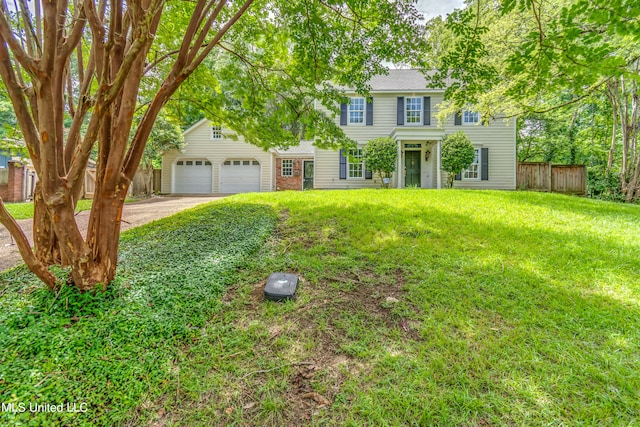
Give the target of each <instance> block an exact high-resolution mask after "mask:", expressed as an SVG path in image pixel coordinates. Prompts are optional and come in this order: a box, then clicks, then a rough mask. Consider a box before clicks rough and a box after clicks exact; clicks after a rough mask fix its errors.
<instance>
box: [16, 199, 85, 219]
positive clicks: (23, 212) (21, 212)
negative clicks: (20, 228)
mask: <svg viewBox="0 0 640 427" xmlns="http://www.w3.org/2000/svg"><path fill="white" fill-rule="evenodd" d="M91 203H92V200H87V199H82V200H78V204H77V205H76V212H80V211H86V210H89V209H91ZM4 206H5V207H6V208H7V211H8V212H9V213H10V214H11V216H13V218H14V219H29V218H33V202H25V203H5V204H4Z"/></svg>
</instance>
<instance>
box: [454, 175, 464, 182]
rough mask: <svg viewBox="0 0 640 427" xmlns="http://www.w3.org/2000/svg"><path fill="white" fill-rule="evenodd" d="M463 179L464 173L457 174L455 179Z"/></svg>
mask: <svg viewBox="0 0 640 427" xmlns="http://www.w3.org/2000/svg"><path fill="white" fill-rule="evenodd" d="M461 179H462V174H461V173H458V174H456V177H455V180H456V181H460V180H461Z"/></svg>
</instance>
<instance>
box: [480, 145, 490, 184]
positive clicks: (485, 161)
mask: <svg viewBox="0 0 640 427" xmlns="http://www.w3.org/2000/svg"><path fill="white" fill-rule="evenodd" d="M480 179H481V180H482V181H488V180H489V149H488V148H481V149H480Z"/></svg>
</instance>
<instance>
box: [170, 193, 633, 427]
mask: <svg viewBox="0 0 640 427" xmlns="http://www.w3.org/2000/svg"><path fill="white" fill-rule="evenodd" d="M233 201H235V202H237V203H266V204H268V205H269V206H272V207H273V208H274V209H276V210H278V211H280V212H283V214H282V215H283V216H282V222H281V224H280V227H279V229H278V231H277V234H276V238H275V239H273V240H272V241H271V242H270V244H269V245H268V246H267V247H265V249H264V250H263V252H262V253H261V254H260V255H259V256H257V257H255V258H254V261H253V264H252V265H251V266H250V267H249V268H247V269H245V270H244V272H243V274H244V280H243V281H242V284H241V285H240V286H238V287H237V288H234V289H233V290H232V291H230V292H229V294H228V295H227V296H226V297H225V298H226V300H228V301H229V302H228V309H227V310H225V311H223V312H221V313H220V314H219V315H217V316H216V317H214V318H213V319H212V320H211V321H210V322H209V324H208V326H207V328H206V332H205V333H204V334H203V336H204V338H203V339H202V340H200V341H199V342H198V343H196V344H195V345H193V346H191V347H190V348H189V349H188V350H186V351H185V352H184V353H183V355H182V356H181V361H180V366H181V369H180V384H179V387H178V384H177V382H175V381H174V383H173V384H171V385H170V386H169V390H168V391H166V392H165V396H164V399H163V401H162V403H161V404H159V406H161V407H163V408H164V409H163V411H165V413H166V415H163V420H164V421H167V422H169V425H172V424H171V422H173V423H175V424H176V425H203V426H204V425H227V424H231V425H295V424H300V423H301V424H306V425H347V426H363V425H370V426H399V425H452V426H458V425H510V424H516V425H548V424H555V425H563V424H564V425H594V424H598V425H633V424H634V423H636V422H637V420H638V419H639V417H640V399H638V392H637V391H638V390H640V371H639V370H638V366H639V362H640V349H639V348H638V345H639V344H638V343H640V309H639V306H638V305H639V297H640V263H638V253H640V209H639V208H638V206H623V205H616V204H611V203H605V202H599V201H592V200H586V199H580V198H574V197H566V196H560V195H550V194H536V193H522V192H518V193H516V192H480V191H419V190H409V191H394V190H392V191H375V190H374V191H369V190H363V191H336V192H328V191H327V192H304V193H278V194H260V195H252V196H241V197H236V198H233V199H229V202H233ZM272 271H293V272H297V273H299V274H300V275H301V276H302V277H303V278H304V283H303V284H302V285H301V288H300V294H299V298H298V300H297V301H295V302H292V303H287V304H273V303H263V302H260V301H259V298H257V296H258V295H259V292H260V285H261V284H262V283H263V280H264V278H265V277H267V276H268V274H269V273H270V272H272ZM389 296H390V297H393V298H396V299H397V300H398V302H397V303H395V302H392V301H391V302H387V299H386V298H387V297H389ZM300 362H312V363H314V365H315V366H314V370H313V371H312V372H309V371H308V366H307V365H299V364H297V363H300ZM307 377H308V378H307ZM313 391H315V392H317V393H319V394H320V395H321V396H324V397H325V398H327V399H329V400H330V401H331V404H330V405H328V406H321V405H319V404H318V403H317V402H315V401H314V400H312V399H310V398H309V397H308V396H309V395H308V394H307V393H309V392H313ZM305 396H307V397H305Z"/></svg>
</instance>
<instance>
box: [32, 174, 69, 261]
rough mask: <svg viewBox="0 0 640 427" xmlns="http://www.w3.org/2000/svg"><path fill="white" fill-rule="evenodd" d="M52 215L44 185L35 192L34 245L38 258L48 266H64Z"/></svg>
mask: <svg viewBox="0 0 640 427" xmlns="http://www.w3.org/2000/svg"><path fill="white" fill-rule="evenodd" d="M51 224H52V219H51V214H50V213H49V208H48V207H47V205H46V204H45V202H44V198H43V196H42V185H41V183H40V182H37V183H36V186H35V189H34V191H33V245H34V252H35V255H36V258H37V259H38V260H39V261H40V262H41V263H43V264H44V265H46V266H50V265H55V264H62V256H61V253H60V247H59V244H58V239H57V237H56V235H55V233H54V231H53V227H52V225H51Z"/></svg>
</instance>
